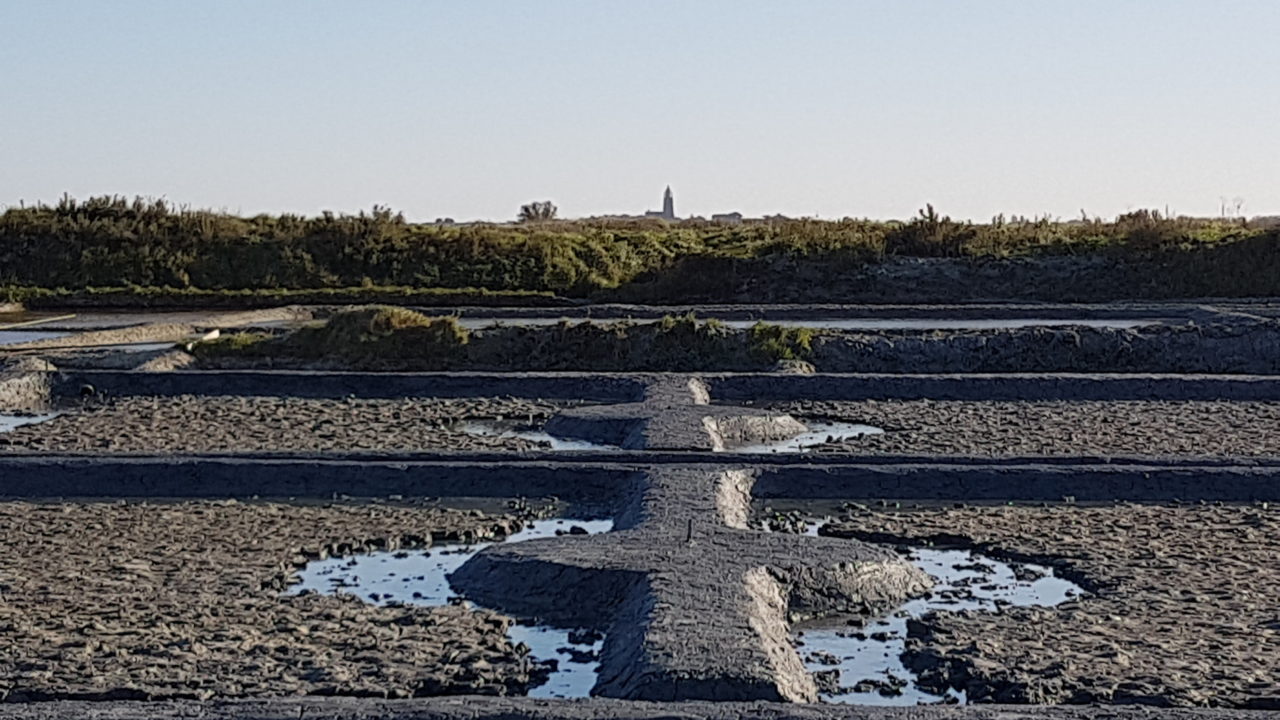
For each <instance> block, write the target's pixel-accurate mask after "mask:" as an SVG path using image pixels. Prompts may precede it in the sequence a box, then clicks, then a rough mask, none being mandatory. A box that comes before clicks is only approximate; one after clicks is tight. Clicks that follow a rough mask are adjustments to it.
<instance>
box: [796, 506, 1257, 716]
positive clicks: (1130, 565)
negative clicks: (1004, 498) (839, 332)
mask: <svg viewBox="0 0 1280 720" xmlns="http://www.w3.org/2000/svg"><path fill="white" fill-rule="evenodd" d="M820 532H821V533H822V534H829V535H833V536H839V537H854V538H859V539H864V540H873V541H879V542H903V543H910V544H913V545H914V544H920V543H927V542H933V543H935V544H938V545H948V546H956V547H966V548H973V549H976V550H978V551H980V552H981V553H983V554H985V555H989V556H992V557H997V558H1004V559H1007V560H1013V561H1021V562H1034V563H1039V564H1043V565H1048V566H1051V567H1053V568H1054V569H1055V570H1056V571H1057V572H1058V574H1059V575H1061V576H1063V577H1066V578H1069V579H1071V580H1072V581H1074V582H1077V583H1078V584H1080V585H1081V586H1082V587H1084V589H1085V590H1086V591H1088V593H1089V594H1088V595H1086V596H1085V597H1082V598H1080V599H1076V600H1071V601H1068V602H1066V603H1063V604H1061V605H1058V606H1057V607H1054V608H1035V607H1004V608H1003V609H1002V611H1001V612H997V613H992V612H971V611H962V612H957V613H938V614H933V615H927V616H925V617H924V618H922V619H921V620H920V621H918V622H913V623H911V624H910V625H909V634H910V635H911V638H910V639H909V640H908V643H907V650H906V654H905V657H904V659H905V661H906V664H907V665H908V666H909V667H911V668H912V669H914V670H915V671H917V672H919V673H920V682H921V684H922V685H925V686H928V687H932V688H934V689H935V690H937V691H939V692H941V691H942V690H944V689H945V688H955V689H959V690H963V691H964V692H965V693H967V695H968V698H969V701H970V702H998V703H1095V702H1096V703H1122V704H1127V703H1142V704H1153V705H1163V706H1170V705H1171V706H1213V707H1233V708H1249V709H1271V710H1276V709H1280V609H1277V606H1276V599H1275V598H1276V594H1275V593H1276V588H1277V587H1280V563H1277V562H1276V557H1277V554H1278V553H1280V508H1278V507H1276V506H1274V505H1271V506H1267V505H1265V504H1263V505H1252V506H1179V507H1161V506H1151V505H1117V506H1110V507H1072V506H1057V507H1040V508H1027V507H979V508H973V507H970V508H958V509H945V510H943V509H938V510H920V511H912V512H902V513H890V512H880V511H873V510H862V511H857V512H855V513H854V514H852V515H849V516H846V517H844V518H842V519H841V520H840V521H838V522H836V523H833V524H831V525H828V526H827V527H825V528H823V529H822V530H821V531H820Z"/></svg>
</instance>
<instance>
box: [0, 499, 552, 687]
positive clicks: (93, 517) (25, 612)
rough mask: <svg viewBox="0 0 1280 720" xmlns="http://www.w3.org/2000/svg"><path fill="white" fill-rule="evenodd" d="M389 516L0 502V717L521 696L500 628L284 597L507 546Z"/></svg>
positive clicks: (483, 616) (455, 526) (332, 510)
mask: <svg viewBox="0 0 1280 720" xmlns="http://www.w3.org/2000/svg"><path fill="white" fill-rule="evenodd" d="M519 526H520V521H519V520H518V519H516V518H515V517H512V516H506V515H501V516H499V515H486V514H482V513H480V512H479V511H454V510H441V509H433V508H413V507H402V506H391V505H330V506H318V505H317V506H298V505H277V504H266V503H261V504H260V503H235V502H184V503H178V504H146V503H59V504H48V505H41V504H30V503H0V541H2V542H3V547H5V548H6V552H4V553H0V700H3V701H8V702H18V701H24V700H25V701H32V700H55V699H88V700H108V699H117V700H126V699H166V698H168V699H172V698H193V699H207V698H230V697H266V696H290V695H352V696H366V697H409V696H418V695H438V694H460V693H462V694H489V695H494V694H521V693H523V692H524V690H525V688H526V687H527V686H528V685H529V684H530V679H531V674H536V673H538V672H540V669H539V668H538V667H537V666H536V665H534V664H531V663H529V662H528V660H527V659H526V658H525V657H524V656H523V655H522V654H521V653H520V652H519V650H518V649H517V648H515V647H513V646H512V644H511V642H510V640H509V639H508V637H507V629H508V627H509V624H510V622H511V621H510V619H509V618H506V617H504V616H501V615H498V614H495V613H491V612H486V611H473V610H471V609H468V608H464V607H460V606H448V607H436V608H424V607H412V606H376V605H370V604H368V603H367V602H365V601H364V600H362V599H361V598H356V597H350V596H332V595H317V594H314V593H311V594H304V595H291V594H288V593H287V592H286V588H287V587H288V585H289V584H290V583H291V581H292V579H293V576H294V575H295V573H296V571H297V569H298V568H300V567H302V566H303V565H305V563H306V562H308V561H309V560H312V559H317V558H320V557H324V556H327V555H330V554H335V553H342V554H354V553H361V552H369V551H373V550H393V551H395V550H400V551H406V552H407V551H409V549H410V548H412V547H421V546H423V545H429V544H431V543H433V542H450V541H453V542H457V541H458V540H461V539H468V538H483V537H491V536H493V535H494V534H495V533H498V534H504V535H505V534H508V533H510V532H513V531H515V530H516V529H518V528H519Z"/></svg>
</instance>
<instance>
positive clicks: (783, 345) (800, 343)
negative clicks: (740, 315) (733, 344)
mask: <svg viewBox="0 0 1280 720" xmlns="http://www.w3.org/2000/svg"><path fill="white" fill-rule="evenodd" d="M750 337H751V352H752V354H753V355H755V356H756V357H758V358H760V359H761V360H763V361H765V362H770V363H776V362H781V361H784V360H808V359H809V356H810V355H812V354H813V328H807V327H783V326H781V325H770V324H768V323H763V322H758V323H756V324H755V325H752V326H751V335H750Z"/></svg>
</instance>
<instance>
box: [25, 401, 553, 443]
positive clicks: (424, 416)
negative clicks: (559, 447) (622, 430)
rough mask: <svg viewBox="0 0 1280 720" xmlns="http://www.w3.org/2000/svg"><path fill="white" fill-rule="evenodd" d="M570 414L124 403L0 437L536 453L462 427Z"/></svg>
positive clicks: (459, 405) (432, 405) (457, 406)
mask: <svg viewBox="0 0 1280 720" xmlns="http://www.w3.org/2000/svg"><path fill="white" fill-rule="evenodd" d="M564 406H565V405H564V404H563V403H560V404H557V403H551V402H546V401H537V400H517V399H509V398H467V399H431V398H405V399H398V400H358V399H346V400H326V399H307V398H284V397H239V396H237V397H231V396H196V395H182V396H175V397H121V398H114V399H109V400H107V401H105V402H98V401H96V400H94V401H91V402H89V403H86V404H85V405H84V406H83V407H81V408H79V409H72V410H71V411H69V412H67V413H65V414H64V415H62V416H60V417H58V418H56V419H55V420H52V421H49V422H46V423H42V424H40V425H30V426H24V427H22V428H19V429H17V430H15V431H13V432H9V433H5V434H3V435H0V452H3V451H4V450H5V449H10V450H26V451H30V450H39V451H49V452H58V451H67V452H72V451H92V452H162V453H170V452H173V453H196V452H224V451H246V452H247V451H311V452H324V451H338V450H529V449H535V448H537V447H539V444H538V443H537V442H535V441H531V440H527V439H523V438H520V437H513V436H498V435H494V436H482V435H478V434H475V433H470V432H466V431H465V430H464V429H463V421H466V420H472V419H477V418H482V419H505V420H513V421H517V422H533V423H537V422H541V421H542V420H545V419H546V418H547V417H549V416H550V415H551V414H553V413H555V412H556V411H557V410H559V409H560V408H561V407H564Z"/></svg>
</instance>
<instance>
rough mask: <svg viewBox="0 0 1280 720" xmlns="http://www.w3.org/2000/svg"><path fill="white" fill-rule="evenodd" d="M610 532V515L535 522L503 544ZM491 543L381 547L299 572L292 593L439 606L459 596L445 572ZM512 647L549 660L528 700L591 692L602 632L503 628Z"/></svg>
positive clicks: (519, 626)
mask: <svg viewBox="0 0 1280 720" xmlns="http://www.w3.org/2000/svg"><path fill="white" fill-rule="evenodd" d="M612 529H613V520H569V519H564V518H557V519H550V520H535V521H533V522H531V523H529V524H528V525H527V526H526V527H525V528H524V529H523V530H521V531H520V532H517V533H513V534H512V535H511V536H510V537H508V538H506V539H505V540H503V541H500V542H520V541H522V540H532V539H534V538H542V537H553V536H555V535H564V534H574V535H594V534H596V533H603V532H609V531H610V530H612ZM493 544H494V543H493V542H480V543H472V544H470V545H464V544H450V545H434V546H432V547H430V548H426V549H423V550H404V551H396V552H378V553H369V554H365V555H356V556H352V557H337V558H329V559H326V560H316V561H313V562H310V563H307V566H306V567H305V568H303V569H302V570H300V571H299V572H298V577H299V578H300V582H298V583H297V584H296V585H293V586H291V587H290V588H289V592H291V593H295V594H296V593H301V592H305V591H310V592H316V593H326V594H337V593H345V594H349V595H355V596H358V597H361V598H363V599H365V600H366V601H368V602H372V603H375V604H378V605H387V604H390V603H402V604H405V605H425V606H429V607H439V606H442V605H448V604H451V603H456V602H460V601H461V596H459V595H458V593H457V592H455V591H454V590H453V588H452V587H451V586H450V585H449V575H450V574H451V573H453V572H454V571H455V570H457V569H458V568H460V567H462V564H463V563H465V562H466V561H467V560H469V559H471V557H472V556H473V555H475V554H476V553H478V552H480V551H481V550H483V549H485V548H487V547H489V546H490V545H493ZM507 637H509V638H510V639H511V642H512V643H513V644H519V643H524V645H525V646H526V647H528V648H529V655H530V657H531V658H533V659H534V660H536V661H539V662H546V661H550V660H554V661H555V662H556V669H555V671H554V672H552V673H551V676H550V677H549V678H548V679H547V681H546V682H545V683H543V684H542V685H539V686H537V687H534V688H530V690H529V697H543V698H571V697H588V696H589V695H590V693H591V688H592V687H594V686H595V683H596V672H597V671H598V670H599V667H600V648H601V647H603V644H604V636H603V635H602V634H600V633H595V632H591V631H586V630H578V629H569V628H556V627H551V626H547V625H536V624H525V623H520V624H517V625H513V626H512V627H511V628H510V629H509V630H508V631H507Z"/></svg>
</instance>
